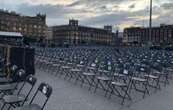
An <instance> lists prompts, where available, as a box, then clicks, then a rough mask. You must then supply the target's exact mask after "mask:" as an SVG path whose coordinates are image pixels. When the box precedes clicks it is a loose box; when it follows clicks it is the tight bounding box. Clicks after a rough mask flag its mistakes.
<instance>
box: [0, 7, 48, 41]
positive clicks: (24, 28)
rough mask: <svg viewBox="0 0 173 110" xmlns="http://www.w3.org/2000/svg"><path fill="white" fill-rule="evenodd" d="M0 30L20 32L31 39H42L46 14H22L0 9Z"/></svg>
mask: <svg viewBox="0 0 173 110" xmlns="http://www.w3.org/2000/svg"><path fill="white" fill-rule="evenodd" d="M0 31H6V32H20V33H22V35H23V36H24V37H27V38H29V39H33V40H40V39H44V37H45V31H46V15H41V14H37V15H36V16H33V17H31V16H22V15H20V14H17V13H15V12H9V11H4V10H0Z"/></svg>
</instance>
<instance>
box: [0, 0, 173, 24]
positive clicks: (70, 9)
mask: <svg viewBox="0 0 173 110" xmlns="http://www.w3.org/2000/svg"><path fill="white" fill-rule="evenodd" d="M132 1H142V0H74V2H73V3H71V4H68V5H58V4H55V5H51V4H45V5H32V4H27V3H22V4H18V3H17V4H14V5H12V3H10V4H8V3H5V1H4V2H2V3H1V4H0V7H2V8H7V9H10V10H14V11H16V12H17V13H22V14H23V15H35V14H36V13H39V12H40V13H43V14H46V15H47V24H48V25H59V24H66V23H67V22H68V19H69V18H71V17H73V18H76V19H79V20H80V23H81V24H82V25H90V26H100V27H102V26H103V25H105V24H110V25H116V24H118V25H120V24H122V23H126V22H133V23H135V24H137V25H141V24H142V22H143V21H142V20H141V19H138V18H135V16H148V15H149V12H148V9H147V8H145V7H144V8H145V9H142V10H138V11H133V12H132V11H129V10H127V11H118V9H119V8H120V4H121V3H128V2H129V3H130V2H132ZM158 3H159V2H158ZM108 5H112V8H114V10H113V9H112V8H110V7H108ZM127 6H128V8H129V9H135V8H136V3H133V4H128V5H127ZM76 7H77V8H76ZM116 9H117V10H116ZM172 13H173V0H165V2H164V3H162V4H160V5H158V6H154V8H153V14H155V15H158V18H156V19H155V20H153V25H159V24H160V23H164V22H167V21H169V23H173V22H172V19H173V15H172ZM144 22H145V23H146V25H148V20H144Z"/></svg>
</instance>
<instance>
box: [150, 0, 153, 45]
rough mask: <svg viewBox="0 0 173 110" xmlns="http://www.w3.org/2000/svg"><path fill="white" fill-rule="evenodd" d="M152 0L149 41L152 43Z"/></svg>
mask: <svg viewBox="0 0 173 110" xmlns="http://www.w3.org/2000/svg"><path fill="white" fill-rule="evenodd" d="M152 6H153V5H152V0H150V22H149V26H150V27H149V40H151V42H152Z"/></svg>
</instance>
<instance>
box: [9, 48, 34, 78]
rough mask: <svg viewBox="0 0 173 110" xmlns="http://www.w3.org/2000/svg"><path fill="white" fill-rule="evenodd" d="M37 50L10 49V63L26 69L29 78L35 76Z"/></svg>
mask: <svg viewBox="0 0 173 110" xmlns="http://www.w3.org/2000/svg"><path fill="white" fill-rule="evenodd" d="M34 54H35V49H33V48H29V47H11V48H10V63H11V64H12V65H13V64H15V65H17V66H18V67H19V69H20V68H22V69H24V70H25V71H26V73H27V76H28V75H30V74H32V75H34V74H35V66H34V65H35V64H34Z"/></svg>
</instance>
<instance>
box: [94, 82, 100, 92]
mask: <svg viewBox="0 0 173 110" xmlns="http://www.w3.org/2000/svg"><path fill="white" fill-rule="evenodd" d="M99 83H100V81H99V80H98V79H97V84H96V87H95V90H94V93H96V91H97V88H98V86H99Z"/></svg>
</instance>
